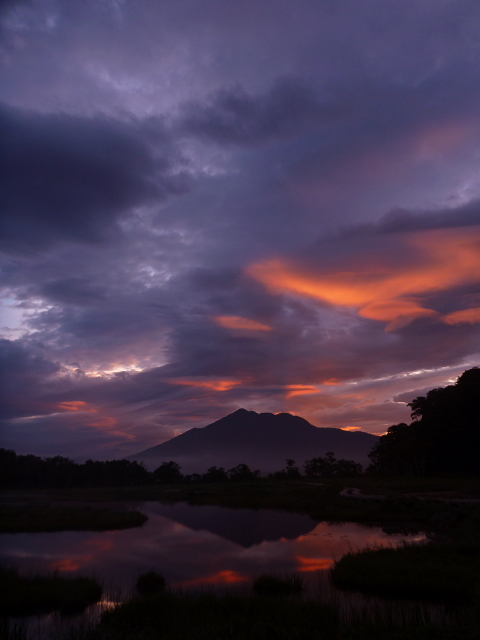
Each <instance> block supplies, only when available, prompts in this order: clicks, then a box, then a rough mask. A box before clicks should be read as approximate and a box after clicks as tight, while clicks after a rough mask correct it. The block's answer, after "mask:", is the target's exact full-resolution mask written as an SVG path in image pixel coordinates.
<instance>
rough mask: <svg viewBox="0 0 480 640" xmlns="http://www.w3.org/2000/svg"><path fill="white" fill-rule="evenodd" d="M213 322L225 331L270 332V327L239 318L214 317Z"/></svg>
mask: <svg viewBox="0 0 480 640" xmlns="http://www.w3.org/2000/svg"><path fill="white" fill-rule="evenodd" d="M215 322H216V323H217V324H219V325H220V326H221V327H225V329H239V330H246V331H271V330H272V327H269V326H268V324H262V323H261V322H256V321H255V320H249V319H248V318H241V317H240V316H216V318H215Z"/></svg>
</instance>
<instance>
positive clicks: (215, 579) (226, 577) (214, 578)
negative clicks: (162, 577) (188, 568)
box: [181, 569, 248, 587]
mask: <svg viewBox="0 0 480 640" xmlns="http://www.w3.org/2000/svg"><path fill="white" fill-rule="evenodd" d="M246 580H248V578H247V577H246V576H242V574H241V573H238V572H237V571H233V570H231V569H226V570H224V571H218V572H217V573H214V574H213V575H210V576H206V577H205V578H194V579H193V580H186V581H185V582H182V583H181V585H182V587H194V586H197V585H202V584H233V583H235V582H245V581H246Z"/></svg>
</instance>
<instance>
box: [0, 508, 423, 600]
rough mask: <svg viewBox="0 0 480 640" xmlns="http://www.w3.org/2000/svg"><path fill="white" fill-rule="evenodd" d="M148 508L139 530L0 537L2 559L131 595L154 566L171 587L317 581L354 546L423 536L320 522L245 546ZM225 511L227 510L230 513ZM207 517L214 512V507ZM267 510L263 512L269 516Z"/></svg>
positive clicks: (359, 546) (376, 545)
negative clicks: (259, 578)
mask: <svg viewBox="0 0 480 640" xmlns="http://www.w3.org/2000/svg"><path fill="white" fill-rule="evenodd" d="M144 511H145V512H146V513H147V514H148V515H149V520H148V521H147V522H146V523H145V525H143V526H142V527H139V528H135V529H126V530H122V531H109V532H105V533H95V535H92V534H91V533H88V532H63V533H41V534H15V535H3V536H2V537H1V538H2V542H3V544H2V551H1V557H2V558H4V559H6V558H9V559H10V560H14V561H15V563H16V564H17V565H18V566H19V567H20V569H28V571H31V570H33V571H37V570H39V571H43V570H49V571H51V570H52V569H54V570H57V571H65V572H71V573H76V572H78V574H80V575H91V574H93V575H95V576H97V577H99V578H100V579H101V580H103V581H104V582H105V584H109V583H110V584H115V586H116V588H118V589H120V590H123V591H124V592H125V593H128V591H129V590H130V589H131V588H132V585H133V583H134V581H135V579H136V578H137V577H138V575H139V574H141V573H144V572H145V571H150V570H155V571H159V572H160V573H162V574H163V575H164V576H165V577H166V579H167V581H168V582H169V583H170V584H174V585H179V586H180V585H181V586H184V587H194V586H197V585H201V584H205V585H212V586H213V585H224V586H228V585H230V584H231V585H234V584H241V583H243V582H245V581H247V580H248V579H249V578H250V577H253V576H255V575H258V574H261V573H265V572H276V573H282V572H293V571H301V572H302V573H304V574H306V579H310V578H309V576H310V575H311V576H312V579H313V578H314V577H315V576H316V575H317V572H318V571H320V572H322V571H325V570H328V569H329V568H330V567H331V565H332V563H333V562H334V561H335V560H337V559H339V558H340V557H341V556H342V555H344V554H345V553H348V552H349V551H352V550H356V549H361V548H365V547H378V546H391V545H398V544H401V543H402V542H403V541H404V540H410V541H412V542H420V541H421V540H424V539H425V538H424V536H422V535H418V534H417V535H415V536H403V535H388V534H387V533H385V532H383V531H382V530H381V529H380V528H379V527H366V526H363V525H360V524H355V523H343V524H328V523H326V522H321V523H318V524H316V525H315V526H314V528H313V529H312V531H310V532H309V533H307V534H303V535H300V536H298V537H297V538H295V539H291V540H287V539H285V538H280V539H277V540H265V541H263V542H261V543H259V544H254V545H252V546H251V547H249V548H244V547H243V546H241V545H240V544H236V543H234V542H232V541H230V540H226V539H225V538H222V537H221V536H219V535H216V534H215V533H212V532H211V531H207V530H205V529H200V530H193V529H190V528H189V527H187V526H185V525H182V524H178V523H176V522H174V521H173V520H171V519H168V518H166V517H163V516H160V515H158V514H155V513H149V510H148V505H146V506H145V508H144ZM222 511H224V512H226V513H227V515H228V513H229V512H230V510H222ZM243 511H245V512H246V511H247V510H243ZM232 513H233V512H232ZM252 513H254V512H252ZM272 513H273V512H272ZM172 515H173V513H172ZM206 515H207V516H208V517H213V512H208V513H207V514H206ZM268 515H269V512H265V517H268ZM295 515H296V514H292V517H295ZM246 516H248V513H247V514H246ZM206 524H208V523H206ZM279 533H281V531H279ZM52 549H55V553H54V554H53V553H52V552H51V550H52Z"/></svg>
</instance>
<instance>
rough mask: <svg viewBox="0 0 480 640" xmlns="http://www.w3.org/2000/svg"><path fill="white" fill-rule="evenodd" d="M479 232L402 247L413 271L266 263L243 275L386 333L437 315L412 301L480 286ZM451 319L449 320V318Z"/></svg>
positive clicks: (440, 234)
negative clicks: (341, 310)
mask: <svg viewBox="0 0 480 640" xmlns="http://www.w3.org/2000/svg"><path fill="white" fill-rule="evenodd" d="M479 242H480V231H479V230H478V228H476V229H469V230H468V231H456V232H448V233H447V232H445V231H443V230H441V231H429V232H422V233H417V234H412V235H411V236H410V237H408V238H407V239H406V241H405V244H406V246H410V247H413V248H414V249H415V250H416V253H417V263H418V264H417V266H413V267H412V266H405V267H402V268H396V267H394V266H392V265H385V267H384V268H382V267H381V266H378V267H376V268H375V269H371V268H369V267H368V266H362V267H356V268H355V265H351V267H352V268H351V270H349V271H337V272H330V271H328V270H327V271H325V272H323V273H322V272H321V271H318V272H313V271H312V270H307V269H304V268H302V267H301V266H300V264H294V263H291V262H286V261H283V260H271V261H268V262H263V263H262V262H260V263H257V264H253V265H251V266H250V267H249V268H248V269H247V273H248V274H249V275H250V276H251V277H253V278H255V279H256V280H259V281H260V282H262V283H263V284H264V285H265V286H266V287H267V288H268V289H269V290H270V291H272V292H275V293H282V292H284V293H291V294H295V295H301V296H307V297H310V298H314V299H318V300H321V301H323V302H326V303H329V304H332V305H335V306H344V307H352V308H356V309H357V312H358V314H359V316H361V317H364V318H368V319H371V320H379V321H381V322H386V323H388V324H387V330H394V329H398V328H401V327H403V326H405V325H406V324H408V323H410V322H411V321H413V320H415V319H417V318H421V317H429V316H430V317H432V316H435V315H437V312H436V311H435V310H433V309H429V308H427V307H425V306H423V304H422V303H421V300H420V299H419V298H414V297H412V296H415V295H417V296H418V295H420V294H424V295H425V294H429V293H433V292H437V291H442V290H446V289H449V288H451V287H454V286H458V285H462V284H470V283H476V282H479V281H480V246H479ZM452 315H453V314H451V316H450V317H452Z"/></svg>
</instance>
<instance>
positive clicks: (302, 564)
mask: <svg viewBox="0 0 480 640" xmlns="http://www.w3.org/2000/svg"><path fill="white" fill-rule="evenodd" d="M297 561H298V564H299V566H298V569H297V570H298V571H325V570H326V569H330V568H331V567H332V565H333V564H334V562H335V560H333V559H332V558H305V557H304V556H297Z"/></svg>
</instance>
